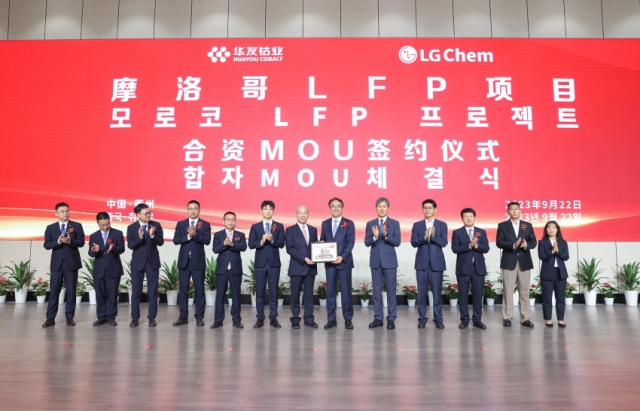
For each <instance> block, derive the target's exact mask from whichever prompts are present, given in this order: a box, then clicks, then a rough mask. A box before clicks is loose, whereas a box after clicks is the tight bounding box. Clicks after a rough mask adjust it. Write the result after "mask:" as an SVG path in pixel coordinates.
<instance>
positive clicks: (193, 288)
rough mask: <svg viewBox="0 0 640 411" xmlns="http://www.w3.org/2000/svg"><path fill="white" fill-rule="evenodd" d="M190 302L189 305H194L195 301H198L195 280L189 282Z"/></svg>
mask: <svg viewBox="0 0 640 411" xmlns="http://www.w3.org/2000/svg"><path fill="white" fill-rule="evenodd" d="M188 293H189V301H188V303H187V304H188V305H193V303H194V301H195V300H196V286H195V284H193V280H191V281H189V291H188Z"/></svg>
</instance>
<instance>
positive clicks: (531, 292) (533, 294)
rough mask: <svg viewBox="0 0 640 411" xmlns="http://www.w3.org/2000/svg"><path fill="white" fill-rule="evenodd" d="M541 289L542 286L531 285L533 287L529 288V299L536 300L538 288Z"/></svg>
mask: <svg viewBox="0 0 640 411" xmlns="http://www.w3.org/2000/svg"><path fill="white" fill-rule="evenodd" d="M539 287H540V284H531V286H530V287H529V299H530V300H533V299H534V298H536V295H538V288H539Z"/></svg>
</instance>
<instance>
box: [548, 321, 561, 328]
mask: <svg viewBox="0 0 640 411" xmlns="http://www.w3.org/2000/svg"><path fill="white" fill-rule="evenodd" d="M544 325H545V326H547V327H553V323H547V322H545V323H544ZM559 326H560V323H558V327H559Z"/></svg>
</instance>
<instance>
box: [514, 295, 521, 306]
mask: <svg viewBox="0 0 640 411" xmlns="http://www.w3.org/2000/svg"><path fill="white" fill-rule="evenodd" d="M519 302H520V292H519V291H516V292H515V293H513V306H514V307H517V306H518V304H519Z"/></svg>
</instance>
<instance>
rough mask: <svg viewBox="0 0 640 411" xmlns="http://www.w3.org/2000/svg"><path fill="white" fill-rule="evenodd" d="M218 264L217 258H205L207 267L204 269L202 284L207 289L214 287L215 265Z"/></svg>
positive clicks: (213, 288)
mask: <svg viewBox="0 0 640 411" xmlns="http://www.w3.org/2000/svg"><path fill="white" fill-rule="evenodd" d="M217 266H218V260H216V259H215V258H213V257H211V258H209V259H208V260H207V268H206V269H205V271H204V284H205V285H206V286H207V289H208V290H211V291H213V290H215V289H216V267H217Z"/></svg>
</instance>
